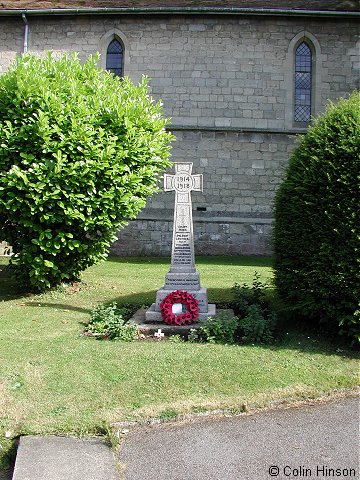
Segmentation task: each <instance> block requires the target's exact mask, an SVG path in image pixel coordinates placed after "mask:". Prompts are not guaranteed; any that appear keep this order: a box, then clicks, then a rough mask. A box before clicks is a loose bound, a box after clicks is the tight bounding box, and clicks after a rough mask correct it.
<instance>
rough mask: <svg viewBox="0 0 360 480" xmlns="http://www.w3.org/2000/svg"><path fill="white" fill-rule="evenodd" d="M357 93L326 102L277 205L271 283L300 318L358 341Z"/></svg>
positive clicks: (359, 166) (302, 143)
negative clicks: (336, 101)
mask: <svg viewBox="0 0 360 480" xmlns="http://www.w3.org/2000/svg"><path fill="white" fill-rule="evenodd" d="M359 106H360V93H359V92H356V93H354V94H353V95H352V96H351V97H350V98H349V99H348V100H345V99H342V100H340V101H339V102H338V103H337V104H330V105H329V107H328V109H327V110H326V112H325V114H324V115H322V116H320V117H319V118H318V119H317V120H316V121H315V122H314V124H313V126H312V127H310V128H309V130H308V132H307V134H306V135H305V136H304V137H302V139H301V141H300V143H299V145H298V146H297V148H296V149H295V150H294V152H293V154H292V157H291V159H290V163H289V166H288V169H287V171H286V175H285V178H284V181H283V183H282V184H281V185H280V187H279V189H278V192H277V195H276V199H275V229H274V249H275V284H276V286H277V289H278V293H279V295H280V297H281V299H282V300H283V301H285V302H286V304H287V306H288V309H289V310H290V309H292V310H293V311H294V312H295V313H296V314H297V315H298V316H299V317H300V318H302V319H304V320H306V321H308V322H311V323H312V324H316V325H318V324H319V323H322V324H323V325H324V326H326V329H327V330H328V331H340V333H344V334H347V335H349V336H350V337H351V338H352V339H353V340H357V341H359V339H360V322H359V320H360V319H359V303H358V302H359V298H360V282H359V239H360V221H359V179H360V108H359Z"/></svg>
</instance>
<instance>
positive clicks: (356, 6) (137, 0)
mask: <svg viewBox="0 0 360 480" xmlns="http://www.w3.org/2000/svg"><path fill="white" fill-rule="evenodd" d="M159 7H162V8H169V7H170V8H184V7H187V8H196V7H197V8H199V7H211V8H214V9H215V8H219V9H221V8H251V9H275V10H277V9H282V10H314V11H359V10H360V3H359V0H308V1H305V0H262V1H260V0H237V1H236V0H222V1H220V2H219V1H218V2H215V1H211V0H200V1H193V0H187V1H185V0H168V1H164V0H123V1H114V0H78V1H75V0H40V1H34V0H0V13H1V10H42V9H46V10H49V9H55V10H56V9H64V8H65V9H66V8H68V9H74V8H75V9H88V8H135V9H137V8H138V9H141V8H159Z"/></svg>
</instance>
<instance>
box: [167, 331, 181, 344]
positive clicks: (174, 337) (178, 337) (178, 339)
mask: <svg viewBox="0 0 360 480" xmlns="http://www.w3.org/2000/svg"><path fill="white" fill-rule="evenodd" d="M169 342H172V343H183V342H184V339H183V337H182V336H181V335H179V334H178V333H177V334H176V335H171V336H170V337H169Z"/></svg>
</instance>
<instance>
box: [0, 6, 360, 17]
mask: <svg viewBox="0 0 360 480" xmlns="http://www.w3.org/2000/svg"><path fill="white" fill-rule="evenodd" d="M22 14H25V15H29V16H30V15H144V14H148V15H150V14H156V15H159V14H163V15H165V14H172V15H180V14H182V15H184V14H209V15H274V16H287V15H291V16H298V17H304V16H306V17H308V16H312V17H319V16H321V17H323V16H326V17H359V16H360V12H358V11H356V10H350V11H348V10H347V11H343V10H295V9H294V10H289V9H276V8H238V7H141V8H136V7H122V8H121V7H120V8H50V9H45V8H44V9H4V10H0V16H14V15H22Z"/></svg>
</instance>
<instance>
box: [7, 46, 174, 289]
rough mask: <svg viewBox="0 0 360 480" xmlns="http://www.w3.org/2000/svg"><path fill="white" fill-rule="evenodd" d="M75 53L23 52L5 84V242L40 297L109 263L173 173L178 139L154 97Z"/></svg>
mask: <svg viewBox="0 0 360 480" xmlns="http://www.w3.org/2000/svg"><path fill="white" fill-rule="evenodd" d="M97 60H98V59H97V57H90V58H89V59H88V60H87V61H86V62H85V63H83V64H81V63H80V61H79V59H78V57H77V55H76V54H73V55H63V56H61V57H60V58H58V59H55V58H54V57H53V56H52V55H51V54H48V56H47V57H46V58H37V57H35V56H33V55H30V54H29V55H24V56H22V57H21V58H18V59H17V60H16V62H15V63H14V64H13V65H12V67H11V68H10V69H9V70H8V71H7V72H6V73H5V74H3V75H2V76H1V77H0V238H1V239H3V240H6V241H7V242H9V243H10V244H11V245H12V246H13V251H14V253H15V255H14V256H13V257H12V259H11V265H10V268H11V270H12V271H13V272H14V273H15V274H16V276H17V278H18V280H19V282H20V283H22V284H23V285H25V286H26V287H31V288H32V289H39V290H42V289H43V288H47V287H50V286H53V285H56V284H58V283H60V282H68V281H72V280H74V279H76V278H78V276H79V273H80V272H81V271H83V270H84V269H86V268H87V267H89V266H90V265H92V264H94V263H96V262H98V261H99V260H101V259H104V258H105V257H106V255H107V252H108V250H109V247H110V244H111V242H112V241H114V239H115V238H116V237H115V234H116V232H117V231H118V230H119V228H121V227H123V226H124V225H125V224H126V222H127V221H128V220H129V219H132V218H135V217H136V215H137V214H138V212H139V210H140V209H142V208H143V207H144V206H145V203H146V199H147V197H148V196H149V195H151V194H153V193H154V192H155V191H156V190H157V182H158V179H159V176H160V174H161V173H162V172H163V170H164V169H165V168H166V167H168V166H169V159H168V158H169V148H170V142H171V140H172V135H171V134H170V133H167V132H166V131H165V125H166V122H167V121H166V120H165V119H164V118H163V114H162V105H161V103H160V102H158V103H154V101H153V100H152V98H151V97H150V96H149V93H148V84H147V79H146V78H143V80H142V82H141V83H140V84H139V85H138V86H135V85H134V84H133V83H132V82H131V81H130V80H129V79H128V78H124V79H121V80H120V79H119V78H117V77H115V76H113V75H112V74H111V73H108V72H104V71H102V70H101V69H99V68H98V67H97V65H96V64H97Z"/></svg>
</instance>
